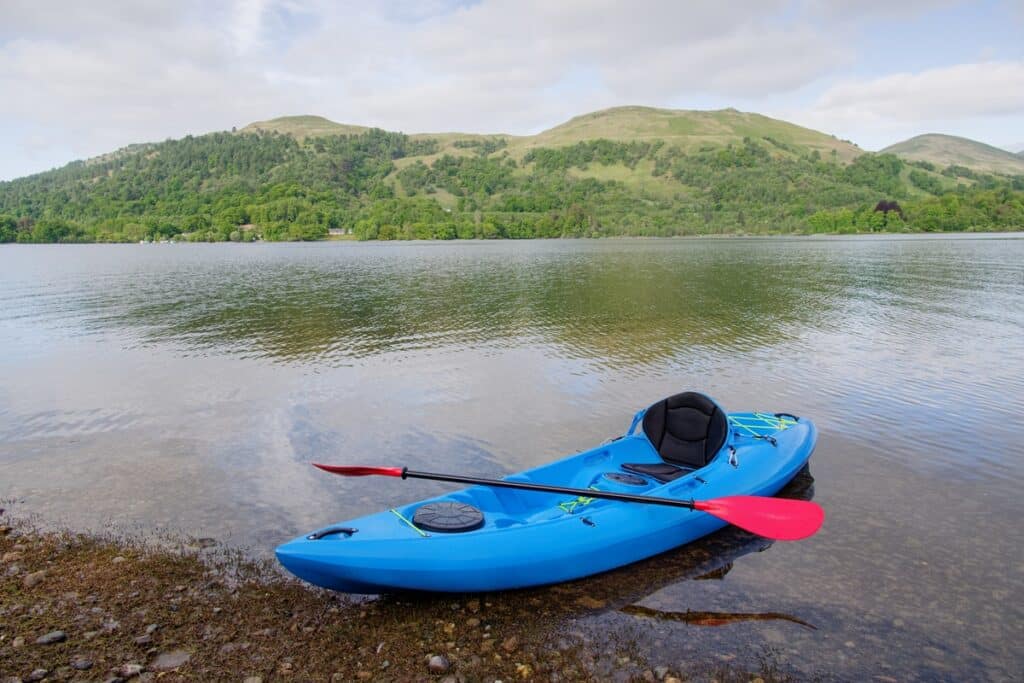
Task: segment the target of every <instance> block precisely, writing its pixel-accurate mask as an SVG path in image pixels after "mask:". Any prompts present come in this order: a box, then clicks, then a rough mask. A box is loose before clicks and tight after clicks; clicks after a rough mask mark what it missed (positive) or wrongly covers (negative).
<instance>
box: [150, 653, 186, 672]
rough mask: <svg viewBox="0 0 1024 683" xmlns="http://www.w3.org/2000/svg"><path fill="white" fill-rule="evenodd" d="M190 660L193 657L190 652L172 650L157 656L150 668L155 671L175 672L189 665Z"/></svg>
mask: <svg viewBox="0 0 1024 683" xmlns="http://www.w3.org/2000/svg"><path fill="white" fill-rule="evenodd" d="M190 659H192V655H190V654H189V653H188V652H185V651H184V650H172V651H170V652H164V653H163V654H161V655H159V656H157V658H156V659H154V660H153V663H152V664H150V665H149V668H150V669H152V670H153V671H173V670H174V669H177V668H178V667H180V666H184V665H185V664H187V663H188V660H190Z"/></svg>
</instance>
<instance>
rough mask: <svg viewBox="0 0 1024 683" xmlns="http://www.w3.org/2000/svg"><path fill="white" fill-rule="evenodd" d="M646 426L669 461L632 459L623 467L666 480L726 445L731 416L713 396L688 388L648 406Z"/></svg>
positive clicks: (695, 466) (702, 463)
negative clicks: (636, 460) (638, 461)
mask: <svg viewBox="0 0 1024 683" xmlns="http://www.w3.org/2000/svg"><path fill="white" fill-rule="evenodd" d="M643 429H644V434H645V435H647V439H648V440H649V441H650V442H651V445H653V446H654V449H655V450H656V451H658V454H659V455H660V456H661V458H662V460H664V461H665V462H664V463H630V464H626V465H623V469H625V470H628V471H630V472H637V473H639V474H646V475H648V476H651V477H653V478H654V479H656V480H658V481H660V482H666V481H672V480H673V479H676V478H678V477H681V476H682V475H684V474H686V473H687V472H690V471H693V470H695V469H700V468H701V467H704V466H705V465H707V464H708V463H709V462H711V459H712V458H714V457H715V455H716V454H717V453H718V451H720V450H721V449H722V446H724V445H725V440H726V437H728V435H729V420H728V418H727V417H726V415H725V413H724V412H723V411H722V409H721V408H719V407H718V406H717V405H716V404H715V402H714V401H712V400H711V399H710V398H708V397H707V396H705V395H704V394H698V393H697V392H695V391H687V392H684V393H682V394H676V395H675V396H669V397H668V398H666V399H663V400H661V401H658V402H657V403H655V404H654V405H652V406H651V407H650V408H648V409H647V411H646V412H645V413H644V421H643ZM669 468H673V469H669Z"/></svg>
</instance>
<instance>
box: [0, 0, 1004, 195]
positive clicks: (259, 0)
mask: <svg viewBox="0 0 1024 683" xmlns="http://www.w3.org/2000/svg"><path fill="white" fill-rule="evenodd" d="M945 4H948V3H946V2H942V1H935V0H913V2H912V4H909V5H907V4H901V3H891V2H882V1H881V0H870V1H869V2H868V4H864V5H863V6H861V5H850V4H848V3H838V2H832V1H831V0H830V1H822V2H811V1H804V0H760V1H759V0H736V1H735V2H730V3H722V2H720V0H692V1H690V2H685V3H680V2H676V1H675V0H635V1H633V2H628V3H627V2H613V1H611V0H597V1H584V0H562V1H560V2H548V1H546V0H520V1H519V2H511V1H508V0H481V1H480V2H465V1H463V0H431V1H429V2H422V3H409V2H403V1H399V0H396V1H390V2H384V3H381V4H374V3H338V2H335V1H334V0H308V1H302V2H300V1H299V0H234V1H233V2H231V3H226V4H218V3H205V2H201V0H178V1H176V2H170V1H169V0H137V1H135V2H132V3H127V4H125V3H121V2H115V1H114V0H95V1H94V2H89V3H70V4H68V5H67V6H66V7H62V8H61V9H60V11H56V10H54V8H53V6H52V5H50V4H49V3H45V2H39V1H38V0H6V1H5V2H3V3H0V178H4V177H13V176H15V175H21V174H23V173H25V172H29V171H34V170H40V169H41V168H42V167H44V166H45V165H53V164H56V163H58V162H61V163H62V162H64V161H68V160H70V159H69V158H68V155H69V153H70V154H72V155H73V156H78V157H82V156H91V155H95V154H99V153H102V152H106V151H109V150H110V149H112V148H116V147H119V146H123V145H126V144H129V143H132V142H140V141H149V140H161V139H164V138H166V137H178V136H181V135H184V134H187V133H201V132H205V131H209V130H218V129H226V128H230V127H231V126H233V125H239V126H241V125H244V124H245V123H248V122H249V121H253V120H259V119H266V118H270V117H273V116H280V115H284V114H305V113H311V114H321V115H324V116H328V117H330V118H332V119H334V120H338V121H343V122H351V123H361V124H372V125H380V126H384V127H387V128H392V129H399V130H405V131H407V132H418V131H431V130H452V129H461V130H466V131H501V132H508V133H529V132H536V131H538V130H540V129H542V128H545V127H548V126H550V125H554V124H557V123H560V122H561V121H562V120H564V119H566V118H568V117H569V116H572V115H575V114H579V113H582V112H585V111H588V110H592V109H595V108H599V107H604V106H612V105H618V104H650V105H656V106H659V105H660V106H702V105H705V106H716V105H717V106H730V105H733V104H737V105H741V106H746V107H748V108H755V109H765V108H766V107H767V106H768V103H778V102H780V101H789V102H790V103H793V102H801V103H804V104H807V105H811V104H812V102H811V101H810V100H808V97H809V96H808V93H811V92H814V91H815V88H817V89H819V90H820V87H821V83H822V82H823V81H824V80H826V79H828V78H836V77H837V76H839V75H840V74H842V73H844V72H845V71H846V70H848V69H850V68H851V67H852V66H855V65H856V64H857V60H858V57H859V55H860V54H861V52H862V51H863V49H864V48H861V47H860V46H859V45H860V42H861V41H862V39H863V37H864V36H865V35H866V34H867V33H870V32H871V31H873V30H874V29H873V28H872V27H873V26H876V23H877V21H878V20H879V18H882V19H884V18H886V17H889V16H898V17H899V18H900V20H901V22H907V21H910V20H911V19H912V18H913V17H914V16H915V15H916V14H920V13H927V12H930V11H933V10H934V9H935V7H940V6H943V5H945ZM851 7H854V8H855V9H851ZM993 54H1002V53H1000V52H995V53H993ZM981 67H984V68H981ZM962 68H964V69H965V70H966V71H965V72H964V73H960V72H957V71H956V70H955V69H954V68H953V67H949V68H947V70H946V71H943V70H937V73H936V74H934V75H933V74H931V72H928V71H925V72H921V73H918V74H913V73H911V74H902V75H899V74H898V75H895V76H885V77H877V76H876V77H874V78H871V77H868V78H863V79H861V80H847V81H845V82H841V83H839V84H837V85H834V86H833V87H831V88H828V89H826V90H825V92H824V93H823V94H822V95H821V97H820V98H819V99H818V100H817V101H816V102H813V106H810V107H791V108H792V109H794V110H795V111H798V112H799V113H800V114H801V115H802V116H803V120H805V121H806V120H815V121H820V122H824V123H823V126H822V127H825V128H826V129H830V130H831V129H835V128H836V127H837V126H838V125H839V124H842V122H843V121H849V120H851V119H854V118H858V117H860V118H866V119H871V120H876V121H882V120H883V119H885V118H886V117H892V116H902V117H904V118H907V117H914V116H920V115H921V112H922V111H925V112H926V111H928V110H932V109H934V108H935V107H942V108H943V109H944V110H948V111H952V110H957V111H959V110H962V111H963V112H964V115H965V116H968V115H970V111H972V110H985V111H993V110H1000V111H1004V110H1005V111H1008V112H1012V111H1019V109H1018V108H1017V107H1018V105H1017V102H1018V100H1019V98H1018V97H1017V95H1019V94H1020V93H1021V92H1022V91H1024V88H1021V87H1019V76H1018V75H1015V74H1019V69H1020V64H1019V63H1016V62H990V63H987V66H985V65H964V66H963V67H962ZM971 68H974V69H975V70H974V71H971ZM944 77H952V78H954V79H956V82H957V83H960V82H961V81H962V82H963V84H962V86H957V87H958V88H961V87H962V88H963V91H962V92H963V93H965V97H964V100H967V101H968V103H967V104H965V103H964V102H963V101H960V99H958V95H956V94H954V95H950V93H949V92H948V91H947V92H946V93H943V92H942V90H943V88H944V87H948V86H944V85H943V83H942V79H943V78H944ZM985 79H987V80H985ZM979 83H989V84H991V88H989V87H987V86H986V87H978V84H979ZM999 83H1003V84H1004V85H1003V86H1001V89H998V90H997V88H1000V86H999V85H998V84H999ZM1014 89H1015V93H1016V94H1015V93H1014V92H1010V91H1011V90H1014ZM908 91H913V92H920V93H922V94H923V98H924V99H923V100H922V101H923V102H925V103H926V104H924V105H913V104H912V103H911V102H910V100H912V99H913V97H912V96H910V95H908V94H907V93H908ZM970 100H975V101H974V102H973V103H972V102H970ZM979 102H981V104H979ZM915 106H916V107H917V108H916V109H915V108H914V107H915ZM809 109H810V110H812V111H811V113H810V114H808V110H809ZM880 125H881V124H880ZM1021 134H1024V132H1022V133H1021ZM1019 135H1020V134H1017V133H1014V134H1013V136H1012V137H1014V138H1018V137H1019ZM30 138H31V142H30V140H29V139H30ZM40 139H44V140H45V139H49V140H51V145H50V146H49V151H47V149H46V148H45V146H44V147H43V148H40V145H39V141H40ZM69 150H70V152H69Z"/></svg>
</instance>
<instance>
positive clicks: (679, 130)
mask: <svg viewBox="0 0 1024 683" xmlns="http://www.w3.org/2000/svg"><path fill="white" fill-rule="evenodd" d="M254 130H276V131H278V132H280V133H285V134H288V135H293V136H295V137H297V138H300V139H302V138H305V137H309V136H310V135H346V134H351V133H358V132H362V131H365V130H366V128H364V127H361V126H348V125H345V124H341V123H334V122H333V121H330V120H328V119H325V118H323V117H320V116H285V117H282V118H278V119H271V120H269V121H259V122H256V123H251V124H249V125H248V126H246V127H245V128H243V129H242V131H243V132H245V131H254ZM765 136H768V137H772V138H775V139H776V140H779V141H781V142H783V143H786V144H790V145H794V146H797V147H803V148H806V149H808V150H811V149H817V150H819V151H820V152H821V153H822V156H826V155H828V154H830V153H831V151H832V150H836V153H837V155H838V156H839V158H840V160H842V161H850V160H852V159H853V158H854V157H856V156H858V155H859V154H861V153H862V150H861V149H860V148H859V147H857V146H856V145H854V144H852V143H849V142H845V141H842V140H838V139H837V138H835V137H833V136H831V135H826V134H825V133H820V132H818V131H815V130H811V129H809V128H802V127H800V126H797V125H794V124H792V123H787V122H785V121H780V120H778V119H772V118H769V117H767V116H762V115H760V114H749V113H745V112H740V111H736V110H735V109H721V110H718V111H688V110H676V109H655V108H653V107H615V108H613V109H604V110H601V111H596V112H592V113H590V114H583V115H582V116H577V117H575V118H573V119H570V120H569V121H567V122H565V123H563V124H561V125H558V126H555V127H554V128H551V129H549V130H546V131H544V132H542V133H538V134H537V135H525V136H513V135H505V134H501V133H496V134H490V135H488V134H478V133H414V134H412V135H411V137H413V138H414V139H434V140H437V141H438V142H439V143H440V149H441V151H442V152H448V153H454V154H471V153H472V151H471V150H470V151H467V150H465V149H459V148H456V147H454V142H455V141H457V140H471V139H473V140H482V139H486V138H491V137H501V138H505V139H506V140H507V141H508V148H507V149H508V150H509V153H510V154H511V155H512V156H513V157H516V158H521V157H522V156H523V155H524V154H525V153H526V152H527V151H529V150H530V149H531V148H534V147H559V146H564V145H572V144H575V143H577V142H582V141H584V140H594V139H597V138H605V139H608V140H620V141H629V140H654V139H660V140H665V141H666V142H667V143H668V144H670V145H676V146H678V147H681V148H683V149H686V150H696V149H699V148H700V147H702V146H705V145H715V146H722V145H727V144H729V143H730V142H740V141H742V140H743V138H744V137H751V138H755V139H761V138H764V137H765ZM424 161H426V162H427V163H429V161H430V159H424Z"/></svg>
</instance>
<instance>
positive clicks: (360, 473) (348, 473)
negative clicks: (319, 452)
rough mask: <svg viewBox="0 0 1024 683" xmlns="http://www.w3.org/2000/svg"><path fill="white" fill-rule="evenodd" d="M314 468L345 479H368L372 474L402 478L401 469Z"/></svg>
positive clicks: (315, 464)
mask: <svg viewBox="0 0 1024 683" xmlns="http://www.w3.org/2000/svg"><path fill="white" fill-rule="evenodd" d="M313 467H317V468H319V469H322V470H323V471H324V472H330V473H331V474H340V475H342V476H345V477H367V476H370V475H371V474H379V475H381V476H382V477H401V476H402V469H403V468H401V467H347V466H345V465H321V464H320V463H316V462H315V463H313Z"/></svg>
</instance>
